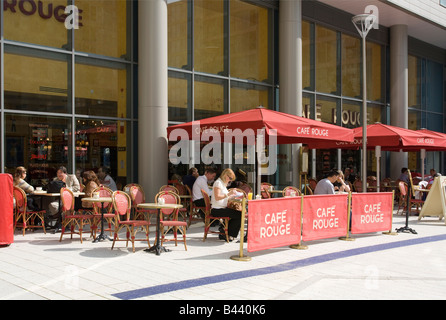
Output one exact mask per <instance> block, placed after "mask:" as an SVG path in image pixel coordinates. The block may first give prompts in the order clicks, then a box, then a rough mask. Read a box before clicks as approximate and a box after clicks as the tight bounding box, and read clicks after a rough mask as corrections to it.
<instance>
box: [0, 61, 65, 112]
mask: <svg viewBox="0 0 446 320" xmlns="http://www.w3.org/2000/svg"><path fill="white" fill-rule="evenodd" d="M61 58H65V56H64V55H62V56H61ZM4 67H5V108H7V109H16V110H32V111H46V112H60V113H66V112H71V109H70V108H69V102H68V86H67V79H68V75H67V69H68V64H67V62H66V61H58V60H49V59H42V58H38V57H31V56H22V55H15V54H9V53H5V64H4Z"/></svg>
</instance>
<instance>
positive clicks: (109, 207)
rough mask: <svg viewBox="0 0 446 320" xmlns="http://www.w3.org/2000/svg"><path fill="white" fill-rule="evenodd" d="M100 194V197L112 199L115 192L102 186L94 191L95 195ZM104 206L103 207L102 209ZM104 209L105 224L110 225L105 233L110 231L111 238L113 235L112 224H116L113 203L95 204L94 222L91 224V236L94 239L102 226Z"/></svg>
mask: <svg viewBox="0 0 446 320" xmlns="http://www.w3.org/2000/svg"><path fill="white" fill-rule="evenodd" d="M95 192H99V197H107V198H111V197H112V195H113V191H112V190H111V189H109V188H107V187H104V186H100V187H97V188H96V189H94V190H93V193H95ZM102 206H103V207H102ZM102 208H104V210H105V212H104V219H105V222H107V223H108V229H105V230H104V231H110V236H111V235H112V233H113V229H112V224H113V223H114V219H115V215H114V213H113V204H112V203H107V202H106V203H103V204H102V203H94V204H93V217H94V218H93V222H92V224H91V234H92V236H93V237H94V238H96V232H97V230H98V228H99V226H100V225H101V218H102V215H101V210H102Z"/></svg>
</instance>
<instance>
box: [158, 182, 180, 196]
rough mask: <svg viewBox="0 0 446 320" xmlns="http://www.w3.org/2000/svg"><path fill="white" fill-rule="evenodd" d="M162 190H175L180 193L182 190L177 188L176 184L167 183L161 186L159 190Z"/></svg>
mask: <svg viewBox="0 0 446 320" xmlns="http://www.w3.org/2000/svg"><path fill="white" fill-rule="evenodd" d="M161 191H171V192H174V193H176V194H180V192H179V191H178V189H177V188H175V186H173V185H170V184H166V185H164V186H162V187H161V188H160V191H159V192H161Z"/></svg>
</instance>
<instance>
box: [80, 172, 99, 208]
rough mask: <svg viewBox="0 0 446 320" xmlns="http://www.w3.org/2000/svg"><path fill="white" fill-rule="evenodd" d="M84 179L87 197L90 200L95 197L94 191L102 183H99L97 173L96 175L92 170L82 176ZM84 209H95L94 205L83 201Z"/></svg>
mask: <svg viewBox="0 0 446 320" xmlns="http://www.w3.org/2000/svg"><path fill="white" fill-rule="evenodd" d="M82 178H83V181H84V185H85V188H84V192H85V197H87V198H90V197H92V196H93V191H94V189H96V188H97V187H99V185H100V184H101V183H100V182H99V179H98V177H97V176H96V173H94V171H91V170H90V171H85V172H84V174H83V175H82ZM82 207H83V208H87V209H91V208H93V203H91V202H86V201H82Z"/></svg>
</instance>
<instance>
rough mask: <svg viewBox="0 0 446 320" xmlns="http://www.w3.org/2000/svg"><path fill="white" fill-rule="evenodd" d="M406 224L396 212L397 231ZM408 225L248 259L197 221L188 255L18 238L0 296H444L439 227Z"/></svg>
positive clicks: (3, 257) (2, 262)
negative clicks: (394, 231)
mask: <svg viewBox="0 0 446 320" xmlns="http://www.w3.org/2000/svg"><path fill="white" fill-rule="evenodd" d="M404 224H405V218H404V217H402V216H395V215H394V228H399V227H401V226H403V225H404ZM409 226H410V227H411V228H413V229H415V230H416V231H417V232H418V234H416V235H415V234H411V233H400V234H398V235H397V236H389V235H383V234H381V233H374V234H367V235H362V236H355V238H356V240H355V241H341V240H338V239H331V240H323V241H312V242H308V243H306V244H307V245H308V250H295V249H290V248H288V247H283V248H278V249H270V250H265V251H261V252H254V253H248V252H247V251H246V245H245V255H248V256H250V257H251V258H252V259H251V261H249V262H241V261H234V260H231V259H230V257H231V256H232V255H237V254H238V252H239V247H240V245H239V244H238V243H236V242H235V241H234V242H232V243H225V242H223V241H221V240H218V239H217V237H216V236H215V235H210V236H209V237H208V240H207V241H206V242H203V241H202V236H203V224H202V223H196V224H194V225H192V226H191V228H189V230H188V234H187V245H188V251H185V250H184V246H183V245H182V244H179V245H178V247H175V246H174V244H173V243H167V244H166V247H168V248H169V249H171V250H172V251H171V252H167V253H162V254H161V255H160V256H156V255H154V254H151V253H147V252H145V251H143V250H144V249H145V248H147V245H145V244H144V243H143V242H140V243H138V244H137V251H136V252H135V253H132V252H131V247H130V248H126V247H125V242H120V243H118V244H117V245H116V248H115V249H114V250H110V248H111V242H110V241H105V242H101V243H92V241H91V240H92V239H90V238H88V237H85V238H84V242H83V243H82V244H81V243H80V241H79V237H76V236H75V237H74V239H73V240H70V239H69V237H67V238H64V239H63V240H62V242H59V236H60V234H55V235H53V234H50V233H47V234H43V232H42V231H40V230H38V231H35V232H27V233H26V235H25V236H22V235H21V233H20V232H19V231H16V234H15V241H14V243H13V244H11V245H10V246H9V247H6V248H1V249H0V299H2V300H9V299H38V300H45V299H51V300H53V299H57V300H59V299H83V300H102V299H104V300H118V299H124V300H126V299H143V300H160V299H174V300H183V299H184V300H195V302H197V301H203V300H214V299H217V300H227V299H231V300H245V302H244V303H248V302H247V301H246V300H270V299H271V300H299V299H342V300H344V299H347V300H350V299H371V300H375V299H386V300H387V299H445V298H446V274H445V270H446V226H445V224H444V221H438V219H437V218H423V219H422V220H421V221H418V220H417V217H410V222H409ZM154 236H155V232H152V233H151V239H152V242H153V238H154ZM189 311H190V310H189ZM220 311H221V310H220ZM175 312H177V311H175Z"/></svg>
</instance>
